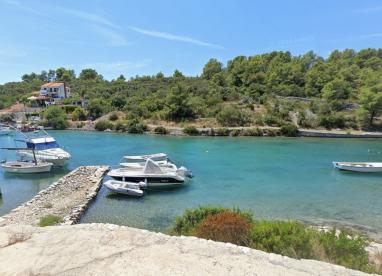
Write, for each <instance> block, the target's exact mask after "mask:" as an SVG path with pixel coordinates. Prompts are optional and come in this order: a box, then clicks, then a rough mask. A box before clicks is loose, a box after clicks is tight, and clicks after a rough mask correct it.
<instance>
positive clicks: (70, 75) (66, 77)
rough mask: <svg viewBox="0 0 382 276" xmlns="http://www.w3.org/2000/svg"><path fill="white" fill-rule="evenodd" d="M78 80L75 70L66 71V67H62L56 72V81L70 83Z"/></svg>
mask: <svg viewBox="0 0 382 276" xmlns="http://www.w3.org/2000/svg"><path fill="white" fill-rule="evenodd" d="M75 78H76V74H75V73H74V70H69V69H65V68H64V67H60V68H58V69H57V70H56V80H57V81H64V82H70V81H72V80H74V79H75Z"/></svg>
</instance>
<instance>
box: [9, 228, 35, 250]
mask: <svg viewBox="0 0 382 276" xmlns="http://www.w3.org/2000/svg"><path fill="white" fill-rule="evenodd" d="M31 236H32V234H31V233H30V232H29V231H26V230H25V229H21V231H17V232H16V231H14V230H11V231H8V244H7V245H6V246H11V245H13V244H16V243H19V242H23V241H26V240H28V239H30V238H31Z"/></svg>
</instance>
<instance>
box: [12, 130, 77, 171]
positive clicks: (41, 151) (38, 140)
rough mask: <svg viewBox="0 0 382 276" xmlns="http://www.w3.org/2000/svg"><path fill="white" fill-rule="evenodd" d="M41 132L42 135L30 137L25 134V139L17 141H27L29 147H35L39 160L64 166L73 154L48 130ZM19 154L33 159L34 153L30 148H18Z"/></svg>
mask: <svg viewBox="0 0 382 276" xmlns="http://www.w3.org/2000/svg"><path fill="white" fill-rule="evenodd" d="M40 132H41V133H42V135H34V136H30V137H29V136H27V135H25V134H23V135H24V140H15V141H19V142H25V143H26V146H27V148H28V149H34V151H35V154H36V158H37V159H38V160H42V161H44V162H48V163H53V165H54V166H60V167H62V166H64V165H65V162H66V161H68V160H69V159H70V157H71V155H70V154H69V153H68V152H66V151H65V150H63V149H62V148H61V147H60V145H59V144H58V143H57V141H56V140H55V139H54V138H53V137H52V136H50V135H49V134H48V133H47V132H46V131H44V130H40V131H39V133H40ZM34 134H35V133H34ZM17 154H18V155H19V156H20V157H22V158H25V159H33V154H32V152H31V151H30V150H18V151H17Z"/></svg>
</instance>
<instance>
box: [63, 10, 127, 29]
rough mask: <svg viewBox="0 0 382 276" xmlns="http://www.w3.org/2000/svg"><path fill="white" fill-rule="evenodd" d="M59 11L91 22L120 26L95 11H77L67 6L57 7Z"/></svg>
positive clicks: (113, 26) (114, 26)
mask: <svg viewBox="0 0 382 276" xmlns="http://www.w3.org/2000/svg"><path fill="white" fill-rule="evenodd" d="M59 10H60V11H61V12H64V13H67V14H70V15H73V16H75V17H78V18H80V19H83V20H86V21H88V22H91V23H97V24H101V25H105V26H108V27H111V28H114V29H120V27H119V26H118V25H117V24H115V23H113V22H111V21H110V20H108V19H106V18H105V17H103V16H101V15H99V14H95V13H89V12H84V11H79V10H72V9H67V8H59Z"/></svg>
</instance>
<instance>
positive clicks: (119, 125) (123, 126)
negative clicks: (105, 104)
mask: <svg viewBox="0 0 382 276" xmlns="http://www.w3.org/2000/svg"><path fill="white" fill-rule="evenodd" d="M114 129H115V130H116V131H120V132H125V131H127V121H122V120H119V121H117V122H116V123H115V125H114Z"/></svg>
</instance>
